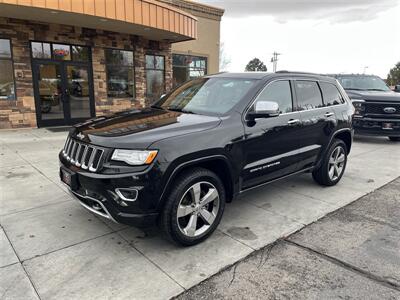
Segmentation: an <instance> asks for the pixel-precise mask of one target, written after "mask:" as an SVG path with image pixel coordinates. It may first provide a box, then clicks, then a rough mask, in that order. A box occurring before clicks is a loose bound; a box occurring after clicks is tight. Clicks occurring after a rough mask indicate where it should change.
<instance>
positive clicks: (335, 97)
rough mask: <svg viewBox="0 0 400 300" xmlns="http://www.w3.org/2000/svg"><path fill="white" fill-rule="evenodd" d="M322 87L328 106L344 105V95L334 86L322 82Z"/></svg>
mask: <svg viewBox="0 0 400 300" xmlns="http://www.w3.org/2000/svg"><path fill="white" fill-rule="evenodd" d="M320 86H321V90H322V96H323V98H324V103H325V105H326V106H332V105H339V104H343V103H344V99H343V97H342V95H341V94H340V92H339V90H338V88H337V87H336V86H335V85H334V84H332V83H327V82H320Z"/></svg>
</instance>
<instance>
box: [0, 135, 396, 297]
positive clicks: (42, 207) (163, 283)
mask: <svg viewBox="0 0 400 300" xmlns="http://www.w3.org/2000/svg"><path fill="white" fill-rule="evenodd" d="M65 138H66V133H65V132H57V133H54V132H50V131H48V130H46V129H33V130H18V131H2V132H1V133H0V166H1V168H0V224H1V229H0V247H1V249H0V250H1V251H0V253H1V254H0V295H3V298H5V299H38V298H39V297H40V298H41V299H94V298H97V299H105V298H111V297H115V298H118V299H124V298H125V299H127V298H129V299H143V298H147V299H167V298H170V297H173V296H175V295H178V294H180V293H181V292H183V291H185V290H186V289H189V288H191V287H193V286H194V285H196V284H198V283H200V282H201V281H203V280H205V279H207V278H208V277H210V276H211V275H213V274H216V273H217V272H219V271H220V270H221V269H223V268H226V267H227V266H229V265H232V264H234V263H235V262H237V261H239V260H241V259H243V258H244V257H246V256H248V255H249V254H250V253H252V252H253V251H254V250H257V249H261V248H263V247H265V246H266V245H268V244H271V243H273V242H275V241H276V240H277V239H279V238H282V237H285V236H288V235H289V234H291V233H293V232H295V231H297V230H299V229H301V228H302V227H304V226H305V225H306V224H309V223H311V222H314V221H315V220H317V219H319V218H321V217H323V216H324V215H326V214H327V213H329V212H332V211H334V210H336V209H338V208H340V207H342V206H344V205H346V204H348V203H350V202H352V201H354V200H356V199H358V198H359V197H361V196H363V195H365V194H367V193H369V192H371V191H373V190H375V189H377V188H379V187H381V186H382V185H384V184H386V183H388V182H390V181H392V180H393V179H395V178H397V177H398V176H400V160H399V157H400V145H399V144H398V143H392V142H389V141H388V140H387V139H386V138H382V139H380V138H363V139H358V140H357V141H356V142H355V144H354V148H353V151H352V154H351V156H350V160H349V163H348V169H347V171H346V173H345V176H344V178H343V180H342V181H341V183H340V184H338V185H337V186H335V187H332V188H323V187H320V186H318V185H316V184H315V183H314V182H313V181H312V179H311V176H310V175H309V174H305V175H302V176H300V177H297V178H293V179H290V180H285V181H282V182H277V183H275V184H273V185H269V186H267V187H265V188H261V189H258V190H254V191H252V192H248V193H246V194H244V195H243V196H242V198H241V199H239V200H238V201H235V202H234V203H232V204H228V205H227V207H226V211H225V215H224V217H223V220H222V223H221V225H220V227H219V229H218V230H217V231H216V232H215V234H213V235H212V237H211V238H210V239H208V240H207V241H206V242H204V243H202V244H200V245H197V246H195V247H191V248H179V247H176V246H174V245H171V244H170V243H169V242H167V241H165V240H164V238H163V237H162V236H161V235H160V234H159V233H158V231H157V230H155V229H151V230H147V231H146V232H143V231H140V230H137V229H135V228H127V227H126V226H122V225H119V224H114V223H110V222H108V221H106V220H103V219H100V218H97V217H95V216H94V215H92V214H91V213H89V212H87V211H85V210H84V209H83V208H82V207H81V206H80V205H79V204H78V203H77V201H76V200H74V199H73V198H72V197H71V196H70V195H69V193H68V192H67V190H66V188H65V186H63V184H62V183H60V181H59V178H58V157H57V156H58V151H59V150H60V149H61V148H62V146H63V144H64V142H65Z"/></svg>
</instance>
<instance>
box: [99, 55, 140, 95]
mask: <svg viewBox="0 0 400 300" xmlns="http://www.w3.org/2000/svg"><path fill="white" fill-rule="evenodd" d="M105 55H106V69H107V95H108V97H111V98H134V97H135V76H134V60H133V52H132V51H126V50H116V49H106V50H105Z"/></svg>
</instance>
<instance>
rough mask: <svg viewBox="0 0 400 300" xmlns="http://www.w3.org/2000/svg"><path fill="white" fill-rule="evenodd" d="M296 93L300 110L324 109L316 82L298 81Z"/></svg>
mask: <svg viewBox="0 0 400 300" xmlns="http://www.w3.org/2000/svg"><path fill="white" fill-rule="evenodd" d="M295 85H296V93H297V102H298V104H297V105H298V109H299V110H308V109H313V108H318V107H322V106H323V103H322V96H321V91H320V89H319V87H318V84H317V83H316V82H315V81H296V83H295Z"/></svg>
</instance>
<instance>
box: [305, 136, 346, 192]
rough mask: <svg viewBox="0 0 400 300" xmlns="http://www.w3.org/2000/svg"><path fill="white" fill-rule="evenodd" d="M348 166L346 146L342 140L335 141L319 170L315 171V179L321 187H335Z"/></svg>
mask: <svg viewBox="0 0 400 300" xmlns="http://www.w3.org/2000/svg"><path fill="white" fill-rule="evenodd" d="M346 164H347V147H346V144H345V143H344V142H343V141H342V140H339V139H335V140H334V141H333V143H332V145H331V146H330V147H329V150H328V152H327V153H326V155H325V157H324V158H323V160H322V164H321V166H320V167H319V169H317V170H315V171H313V173H312V175H313V178H314V180H315V181H316V182H317V183H319V184H320V185H325V186H332V185H335V184H337V183H338V182H339V181H340V179H341V178H342V176H343V173H344V170H345V169H346Z"/></svg>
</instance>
